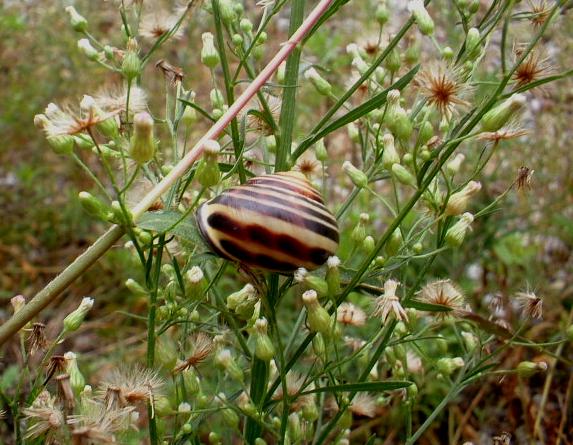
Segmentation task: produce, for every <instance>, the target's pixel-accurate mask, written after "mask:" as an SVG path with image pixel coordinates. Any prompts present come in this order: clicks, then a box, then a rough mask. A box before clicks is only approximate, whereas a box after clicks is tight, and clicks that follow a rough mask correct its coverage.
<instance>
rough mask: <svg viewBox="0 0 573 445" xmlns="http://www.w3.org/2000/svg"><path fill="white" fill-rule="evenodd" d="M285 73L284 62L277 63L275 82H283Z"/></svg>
mask: <svg viewBox="0 0 573 445" xmlns="http://www.w3.org/2000/svg"><path fill="white" fill-rule="evenodd" d="M285 73H286V62H282V63H281V64H280V65H279V68H278V70H277V82H278V83H284V82H285Z"/></svg>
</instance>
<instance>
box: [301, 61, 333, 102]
mask: <svg viewBox="0 0 573 445" xmlns="http://www.w3.org/2000/svg"><path fill="white" fill-rule="evenodd" d="M304 78H305V79H306V80H309V81H310V83H312V85H313V86H314V88H316V91H318V92H319V93H320V94H322V95H323V96H329V95H330V94H331V93H332V85H330V83H329V82H328V81H327V80H326V79H325V78H324V77H322V76H321V75H320V74H319V73H318V71H316V70H315V69H314V68H309V69H308V70H306V71H305V72H304Z"/></svg>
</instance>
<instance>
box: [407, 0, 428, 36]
mask: <svg viewBox="0 0 573 445" xmlns="http://www.w3.org/2000/svg"><path fill="white" fill-rule="evenodd" d="M408 10H409V11H410V12H411V13H412V16H413V17H414V20H415V21H416V24H417V25H418V29H419V30H420V32H421V33H422V34H424V35H426V36H431V35H432V34H433V33H434V21H433V20H432V17H430V14H428V11H427V10H426V7H425V6H424V0H411V1H410V2H409V3H408Z"/></svg>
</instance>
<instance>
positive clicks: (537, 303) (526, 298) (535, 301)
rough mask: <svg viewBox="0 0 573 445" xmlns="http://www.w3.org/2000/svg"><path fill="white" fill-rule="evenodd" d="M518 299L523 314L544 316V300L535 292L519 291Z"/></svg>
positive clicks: (535, 316)
mask: <svg viewBox="0 0 573 445" xmlns="http://www.w3.org/2000/svg"><path fill="white" fill-rule="evenodd" d="M516 296H517V299H518V301H519V303H520V305H521V308H522V311H523V314H524V315H525V316H526V317H528V318H537V319H541V318H543V300H542V299H541V298H539V297H538V296H537V295H535V293H533V292H518V293H517V294H516Z"/></svg>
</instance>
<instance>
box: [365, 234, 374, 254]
mask: <svg viewBox="0 0 573 445" xmlns="http://www.w3.org/2000/svg"><path fill="white" fill-rule="evenodd" d="M375 247H376V241H374V238H373V237H371V236H367V237H366V238H364V241H362V250H364V252H366V253H370V252H373V251H374V248H375Z"/></svg>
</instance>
